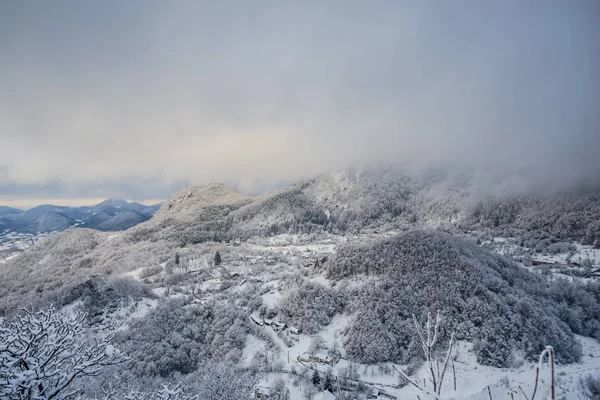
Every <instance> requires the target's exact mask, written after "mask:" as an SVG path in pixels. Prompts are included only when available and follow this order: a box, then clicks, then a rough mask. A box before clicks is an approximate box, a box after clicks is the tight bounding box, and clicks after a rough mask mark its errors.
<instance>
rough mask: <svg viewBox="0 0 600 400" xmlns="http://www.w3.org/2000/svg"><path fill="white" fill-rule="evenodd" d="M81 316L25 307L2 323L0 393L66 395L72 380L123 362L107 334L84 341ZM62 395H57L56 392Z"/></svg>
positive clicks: (41, 396) (16, 396)
mask: <svg viewBox="0 0 600 400" xmlns="http://www.w3.org/2000/svg"><path fill="white" fill-rule="evenodd" d="M84 319H85V315H84V314H82V313H80V312H76V313H74V314H72V315H62V314H58V313H57V312H56V310H55V309H54V308H53V307H50V309H48V310H41V311H33V310H32V309H24V310H23V314H22V315H19V316H17V317H15V318H14V319H13V321H12V322H10V323H8V324H6V323H3V324H2V325H0V391H1V392H2V394H3V395H5V396H6V398H8V399H22V398H35V399H44V400H50V399H58V398H61V399H65V398H70V397H73V396H75V394H76V391H69V390H68V388H69V386H70V385H71V384H72V383H73V381H74V380H75V379H76V378H78V377H82V376H90V375H98V374H99V373H100V371H101V369H102V367H104V366H107V365H113V364H118V363H121V362H123V361H124V360H125V357H124V356H122V355H121V354H120V353H119V352H118V351H117V350H116V349H115V348H114V347H113V346H112V345H110V341H111V339H112V338H111V337H110V336H105V337H102V338H96V339H94V340H93V341H92V342H86V341H84V340H82V336H83V334H84V328H83V321H84ZM59 395H60V396H59Z"/></svg>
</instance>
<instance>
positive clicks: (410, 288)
mask: <svg viewBox="0 0 600 400" xmlns="http://www.w3.org/2000/svg"><path fill="white" fill-rule="evenodd" d="M480 182H481V180H480V179H479V178H475V177H473V176H469V175H465V174H456V175H450V174H430V175H411V176H409V175H405V174H402V173H400V172H398V171H394V170H376V169H373V170H348V171H343V172H338V173H334V174H324V175H322V176H319V177H316V178H314V179H309V180H305V181H301V182H297V183H294V184H292V185H290V186H288V187H286V188H282V189H277V190H274V191H271V192H267V193H262V194H245V193H241V192H239V191H236V190H234V189H232V188H229V187H227V186H225V185H220V184H210V185H201V186H194V187H190V188H187V189H184V190H182V191H180V192H178V193H176V194H174V195H173V196H172V197H170V198H169V199H168V200H167V201H165V203H164V204H163V205H162V206H161V208H160V210H158V211H157V212H156V214H155V216H154V217H153V218H151V219H149V220H147V221H143V222H139V223H137V224H136V225H135V226H133V227H131V228H130V229H127V230H124V231H122V232H116V233H114V232H111V233H109V232H101V231H99V230H92V229H69V230H67V231H65V232H62V233H58V234H56V235H52V236H50V237H47V238H45V239H44V240H41V241H40V242H38V243H37V244H35V245H34V246H32V247H30V248H28V249H27V250H25V251H24V252H22V253H21V254H19V255H18V256H17V257H14V258H11V259H10V260H7V261H6V262H5V263H3V264H0V274H1V276H2V277H3V279H2V280H0V312H2V313H4V315H6V316H7V317H11V316H12V315H14V314H15V313H17V312H18V310H19V308H20V307H23V306H24V305H27V304H33V306H34V307H45V306H47V305H48V304H50V303H54V304H56V305H57V306H60V307H61V308H62V309H63V310H67V311H69V310H73V309H81V310H84V311H85V312H86V313H87V315H88V317H87V323H88V324H89V326H90V329H91V330H93V331H94V332H104V333H116V339H115V343H114V346H116V347H118V348H120V349H121V350H122V351H124V352H125V353H126V354H127V355H128V356H129V357H130V359H129V362H128V363H127V364H125V365H124V366H123V367H118V369H117V371H118V373H114V371H113V372H112V373H111V375H110V376H109V375H105V376H103V377H102V379H101V380H100V381H94V380H87V381H82V383H81V384H84V385H85V386H86V390H89V393H90V396H93V395H94V393H96V394H97V393H100V392H99V386H98V385H100V384H101V382H105V381H106V380H110V379H114V376H116V375H120V376H121V377H122V378H123V379H125V380H126V381H127V382H140V381H144V382H146V380H147V381H148V382H152V383H151V384H150V383H149V385H150V386H149V387H151V386H152V385H154V384H156V385H158V384H159V383H172V382H173V380H176V381H178V382H184V383H186V385H188V386H187V387H189V388H191V387H193V385H195V384H196V383H197V382H198V380H201V379H202V378H200V377H199V376H200V375H203V376H211V375H210V374H211V372H210V370H211V368H212V369H213V370H215V371H216V370H219V368H226V369H227V370H229V371H238V372H239V373H240V374H241V373H242V372H240V371H239V368H241V369H242V370H243V373H249V374H251V375H252V376H253V377H254V378H255V379H258V380H259V382H258V383H257V384H256V385H254V386H253V391H257V392H260V393H262V394H263V395H266V393H267V392H268V393H270V396H272V398H286V397H275V396H279V394H280V393H282V392H285V391H287V392H288V393H289V396H290V397H289V398H291V399H300V398H304V397H305V396H306V393H307V392H310V391H311V390H312V391H316V390H317V388H318V390H320V391H321V392H323V391H324V390H329V389H328V386H327V385H326V384H325V382H326V381H327V380H328V379H329V380H330V382H335V381H337V380H336V379H335V378H334V377H337V378H338V380H339V382H340V392H341V393H343V396H344V398H357V399H359V398H360V399H363V398H367V397H368V396H371V397H369V398H398V399H399V398H416V396H417V395H418V396H419V397H420V398H422V399H425V398H456V399H460V398H470V399H479V398H489V396H491V395H493V396H494V398H511V396H512V397H514V398H515V399H521V398H524V397H522V393H521V390H520V389H519V387H521V388H522V389H523V390H524V391H525V392H527V393H531V392H532V391H533V388H534V383H535V382H536V379H535V367H536V360H537V359H538V358H539V355H540V353H541V352H542V351H543V350H544V349H545V348H546V346H548V345H550V346H553V349H554V350H553V351H554V353H553V354H554V355H555V357H556V362H557V365H556V371H557V374H558V375H557V376H558V378H557V379H556V381H557V382H558V384H557V390H558V391H559V392H560V394H561V395H563V396H566V398H583V397H582V396H583V393H584V388H583V386H581V385H580V384H579V379H580V378H586V377H587V376H588V375H590V374H599V373H600V358H599V357H598V356H597V354H600V344H599V343H598V339H600V280H599V279H598V277H597V275H596V272H594V271H597V266H598V263H600V249H598V247H599V246H600V240H599V238H600V226H599V225H598V221H600V201H599V200H600V188H598V187H594V186H579V187H572V188H568V189H563V190H555V191H552V192H551V191H547V192H533V191H530V192H528V191H527V190H523V189H522V187H520V188H518V189H514V190H513V189H511V190H509V191H507V189H506V188H507V185H506V184H505V183H504V182H499V183H498V185H499V186H497V185H496V184H490V185H487V186H486V187H482V185H481V184H480ZM498 187H501V188H502V190H498V189H497V188H498ZM124 206H125V205H124V204H123V203H122V202H120V201H110V202H108V203H106V204H104V205H103V209H102V211H99V212H97V214H96V215H95V219H94V220H93V221H94V223H95V224H97V226H102V225H105V224H106V225H111V224H112V223H113V222H114V223H116V224H117V225H118V224H120V223H129V222H130V221H131V223H133V222H137V221H138V220H139V219H140V216H139V215H138V214H139V211H137V210H127V211H126V212H123V213H118V214H116V215H113V214H112V213H114V211H115V209H117V208H123V207H124ZM49 212H52V213H54V214H58V215H63V214H62V213H61V211H60V210H51V211H49ZM79 212H83V211H81V210H79ZM54 214H52V215H53V217H52V218H49V219H48V222H49V223H50V222H53V223H54V222H60V221H61V218H62V217H61V218H59V217H56V218H54ZM107 230H109V229H107ZM594 246H595V247H594ZM217 253H218V257H217ZM437 311H439V312H440V315H441V321H442V325H443V326H442V328H440V332H439V340H438V344H437V346H438V347H436V349H437V350H435V351H434V352H433V353H432V355H433V357H434V358H437V359H438V360H439V361H440V364H443V361H444V357H446V354H449V356H447V357H451V360H452V370H453V375H454V376H453V377H452V379H451V378H448V377H449V376H450V372H447V375H446V379H448V380H447V381H445V382H444V388H445V389H444V390H443V392H442V394H441V395H434V396H431V391H432V383H431V381H430V380H429V379H430V378H431V373H432V372H431V371H430V369H429V368H428V366H427V365H424V364H423V350H422V348H423V346H422V343H421V338H420V337H419V335H418V334H417V331H416V328H415V321H414V320H413V315H414V316H415V317H414V318H416V322H417V325H420V326H423V325H422V324H423V323H424V321H425V320H426V318H427V314H428V313H432V314H433V315H434V316H435V314H436V312H437ZM422 329H425V328H422ZM453 333H454V336H452V334H453ZM451 340H452V342H451ZM449 343H452V347H451V348H450V349H449V350H448V344H449ZM217 364H218V367H217V366H216V365H217ZM434 365H435V364H434ZM207 366H208V367H207ZM212 366H214V367H212ZM223 366H225V367H223ZM207 368H208V370H207ZM440 368H441V366H440ZM398 370H401V371H402V373H404V374H406V375H407V377H408V378H409V379H411V380H412V382H413V385H410V384H409V385H407V381H406V380H405V378H401V377H399V376H398V372H397V371H398ZM207 371H208V372H207ZM561 373H562V374H563V375H560V374H561ZM436 376H437V377H438V378H439V375H436ZM423 381H425V384H424V386H423V384H422V382H423ZM127 382H125V383H122V384H119V383H118V382H115V385H116V386H119V385H121V386H126V385H127ZM316 382H317V383H316ZM454 382H456V383H455V384H454ZM414 383H418V385H414ZM454 385H455V386H454ZM539 385H540V387H539V388H538V389H537V390H538V393H540V396H541V397H543V396H546V395H547V393H548V391H549V385H550V380H549V378H548V375H547V370H546V369H544V370H543V374H541V375H540V378H539ZM416 386H420V388H417V387H416ZM453 386H454V387H453ZM333 391H334V392H337V390H333ZM374 393H377V394H374ZM309 394H310V393H309ZM324 396H326V395H324ZM373 396H375V397H373ZM376 396H379V397H376ZM385 396H387V397H385ZM506 396H508V397H506ZM115 398H121V397H115ZM242 398H247V396H243V397H242Z"/></svg>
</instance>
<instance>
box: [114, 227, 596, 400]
mask: <svg viewBox="0 0 600 400" xmlns="http://www.w3.org/2000/svg"><path fill="white" fill-rule="evenodd" d="M391 234H393V233H391ZM386 235H388V236H389V235H390V233H386ZM376 236H378V235H377V234H373V233H370V234H362V235H353V236H351V237H343V236H333V235H322V237H320V238H319V239H316V240H313V241H312V242H310V241H309V240H308V239H307V238H306V237H302V236H301V235H279V236H274V237H271V238H269V239H268V240H266V241H263V242H262V244H258V243H237V244H235V245H231V246H229V247H228V249H227V252H226V253H225V252H224V253H223V263H222V264H221V265H220V266H213V265H212V264H210V263H208V262H207V257H205V256H203V257H204V258H202V260H204V261H203V262H201V263H197V264H198V265H197V266H199V267H198V271H196V270H194V273H196V272H199V273H202V274H203V275H202V276H203V277H202V279H198V280H197V281H196V282H195V283H193V284H192V283H190V282H185V283H182V284H181V285H180V286H179V287H177V283H175V284H173V285H171V286H170V287H167V286H164V285H163V284H162V283H161V282H162V281H164V280H165V278H166V277H167V272H166V270H167V263H166V262H163V263H161V264H159V265H158V266H156V267H158V270H157V272H156V274H155V275H152V276H151V277H150V278H146V277H145V274H147V271H146V268H137V269H134V270H131V271H128V272H126V273H124V274H122V276H123V277H130V278H134V279H138V280H140V281H142V282H146V283H147V284H150V285H152V291H153V292H154V293H155V294H156V295H158V296H159V297H163V296H164V297H173V296H176V297H181V296H185V295H192V294H193V296H194V302H197V303H202V302H203V301H207V300H208V299H209V300H211V301H214V300H215V299H216V300H217V301H219V299H221V300H222V301H235V298H236V295H237V293H241V292H243V291H244V290H245V288H246V287H247V286H248V285H250V286H252V285H254V286H256V288H257V289H256V290H257V292H258V294H256V296H259V297H260V302H261V304H262V305H263V306H266V307H267V308H268V309H271V310H273V309H276V308H277V305H278V303H279V302H280V301H281V300H282V299H283V298H284V297H285V296H286V293H285V292H284V291H283V289H282V287H284V286H283V285H280V281H281V280H282V279H283V277H284V276H285V275H286V274H288V275H289V274H290V273H299V274H301V275H302V276H304V277H305V279H307V280H310V281H313V282H317V283H320V284H323V285H326V286H330V285H331V284H332V282H330V281H329V280H328V279H327V278H326V277H325V275H324V273H323V271H322V270H320V269H319V268H317V267H315V261H316V260H317V259H322V258H323V257H327V256H330V255H332V254H335V252H336V248H337V246H338V245H339V244H340V243H344V242H347V241H350V240H357V241H360V240H365V239H367V238H373V237H376ZM379 236H381V235H379ZM482 245H490V244H489V243H488V244H482ZM493 245H494V246H492V248H493V249H494V250H496V251H498V252H499V253H502V254H506V255H507V256H511V255H513V254H517V253H519V249H517V248H516V246H515V245H514V244H511V243H510V242H509V241H507V240H504V239H502V238H495V239H494V243H493ZM202 246H203V245H197V247H198V248H201V247H202ZM193 250H194V249H193V248H192V249H190V251H193ZM534 256H538V255H534ZM539 256H540V257H545V256H543V255H539ZM563 256H564V255H562V254H559V255H555V256H552V257H553V258H548V259H549V260H566V259H564V258H561V257H563ZM579 256H581V257H582V258H583V257H585V258H590V259H593V260H596V263H598V262H600V257H599V256H600V250H598V249H591V248H589V247H585V246H580V245H578V246H577V252H576V253H575V254H574V255H573V254H571V259H576V258H577V257H579ZM208 258H209V257H208ZM198 259H200V258H198ZM240 260H241V261H240ZM194 265H196V264H194ZM177 273H179V274H184V273H185V272H184V271H175V274H177ZM226 283H228V284H227V285H224V284H226ZM363 283H364V281H363ZM348 284H352V282H348ZM357 284H359V282H357ZM191 288H193V289H191ZM190 290H193V292H190ZM225 291H228V292H227V293H230V295H228V296H229V297H227V296H222V297H221V295H222V294H223V293H225ZM157 304H158V300H151V299H144V300H143V301H141V302H139V303H136V304H135V305H134V306H132V307H128V308H127V309H123V310H119V311H118V312H117V313H115V314H114V315H113V316H112V317H111V321H112V322H111V323H112V324H113V325H114V329H124V328H125V327H126V326H127V324H128V323H129V321H131V320H132V319H134V318H140V317H143V316H144V315H145V314H146V313H147V312H148V311H149V310H151V309H152V308H153V307H156V305H157ZM253 315H254V317H255V318H257V319H258V314H257V313H255V314H253ZM249 317H250V315H249ZM349 318H351V316H350V317H349V316H346V315H339V314H338V315H336V316H335V317H334V318H333V320H332V321H331V323H330V324H329V325H328V326H326V327H325V328H324V329H323V330H322V331H321V332H319V334H318V335H314V336H311V335H306V334H304V333H300V334H298V335H296V334H292V333H291V327H289V326H288V327H287V328H286V329H285V330H284V331H283V332H277V331H276V330H275V329H273V327H272V326H269V325H267V324H264V325H262V326H254V329H257V330H258V331H255V334H252V333H251V334H248V336H247V337H246V344H245V347H244V349H243V353H242V358H241V363H242V365H246V366H250V365H251V364H252V363H253V362H254V360H255V359H256V358H257V355H258V354H259V353H261V352H262V353H265V352H268V353H269V355H268V357H269V360H270V363H271V365H277V368H276V371H273V372H269V373H266V374H264V375H263V378H262V381H261V385H262V386H264V387H268V386H270V385H272V384H273V383H274V382H275V381H276V380H278V379H283V380H284V382H286V384H287V387H288V389H289V391H290V399H291V400H300V399H305V398H307V397H306V391H307V390H314V387H312V385H311V384H310V383H309V378H310V376H312V374H313V373H314V370H317V371H318V372H319V373H320V374H325V373H330V374H331V375H332V376H333V377H335V376H343V375H344V374H346V376H347V374H348V371H349V370H353V371H355V372H356V374H357V376H355V377H354V378H355V379H354V378H352V379H350V380H349V381H352V382H353V383H355V384H356V383H360V384H362V385H363V386H365V387H366V388H368V391H369V392H372V393H376V392H379V393H380V394H379V395H378V396H379V397H370V398H380V399H384V398H388V399H389V398H396V399H405V398H406V399H416V398H420V399H427V398H433V397H431V396H429V397H428V395H427V394H425V393H423V392H421V391H419V390H418V389H416V388H415V387H413V386H412V385H409V384H401V379H400V376H399V375H398V373H397V372H396V371H395V370H394V368H393V367H394V366H392V364H390V363H381V364H375V365H366V364H359V363H354V362H352V361H351V360H347V359H345V358H344V357H345V354H344V350H343V342H344V330H345V328H346V327H347V326H348V324H349ZM273 321H274V322H275V321H280V320H279V318H278V317H277V316H276V317H274V318H273ZM281 322H287V321H281ZM257 332H259V333H260V334H258V333H257ZM315 336H318V337H320V339H318V340H316V342H322V343H321V347H322V348H319V349H316V350H315V349H314V348H312V347H313V345H314V342H315ZM267 339H268V340H267ZM578 339H579V340H580V341H581V343H582V346H583V354H584V356H583V359H582V360H581V362H580V363H578V364H571V365H558V366H557V367H556V382H557V393H558V396H557V398H565V399H582V398H583V394H582V391H581V388H580V383H579V382H580V379H581V378H582V377H584V376H586V375H588V374H595V375H596V376H598V375H599V374H600V343H598V341H596V340H594V339H590V338H585V337H579V338H578ZM267 341H268V342H271V343H274V345H275V350H274V349H273V348H270V349H269V346H270V345H269V344H268V343H267ZM334 346H335V347H338V348H339V351H340V355H341V359H340V360H339V361H338V362H336V363H332V362H329V363H324V362H319V361H315V360H314V359H312V360H310V354H311V353H312V354H320V355H321V356H323V357H328V353H327V350H326V349H331V348H333V347H334ZM453 357H454V359H455V362H454V368H455V371H456V390H454V374H453V373H452V372H451V371H448V372H447V374H446V378H445V380H444V386H443V390H442V395H441V397H440V398H443V399H472V400H479V399H489V396H490V393H491V395H492V397H493V399H509V398H514V399H518V400H519V399H525V397H523V395H522V393H521V389H520V388H522V390H523V391H525V393H528V394H531V393H532V391H533V385H534V381H535V367H536V365H535V364H532V363H524V364H523V365H522V366H521V367H519V368H512V369H506V368H493V367H489V366H483V365H479V364H478V363H477V361H476V357H475V355H474V353H473V351H472V345H471V344H470V343H468V342H459V343H458V344H457V346H456V347H455V349H454V351H453ZM329 359H330V358H329ZM303 360H305V361H303ZM306 360H309V361H306ZM395 367H396V368H401V367H402V366H400V365H395ZM428 374H429V371H428V370H427V369H426V367H425V366H422V367H421V368H420V369H419V370H418V371H417V372H416V374H414V375H412V376H411V378H412V379H414V380H416V381H418V382H422V381H423V379H425V380H427V379H428V376H429V375H428ZM548 374H549V371H548V369H547V368H545V369H544V370H543V371H542V373H541V375H540V382H539V387H538V393H539V395H538V397H536V398H540V399H542V398H546V397H547V391H548V387H549V384H548V380H549V375H548ZM300 377H304V378H300ZM311 387H312V388H311ZM488 388H489V389H488ZM385 396H388V397H385ZM417 396H418V397H417ZM511 396H512V397H511ZM561 396H563V397H561Z"/></svg>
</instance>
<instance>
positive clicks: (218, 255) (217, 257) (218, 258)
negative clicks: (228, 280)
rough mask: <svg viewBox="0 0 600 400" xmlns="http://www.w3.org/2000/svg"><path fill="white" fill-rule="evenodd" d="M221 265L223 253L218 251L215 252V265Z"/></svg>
mask: <svg viewBox="0 0 600 400" xmlns="http://www.w3.org/2000/svg"><path fill="white" fill-rule="evenodd" d="M219 265H221V253H219V252H218V251H217V252H216V253H215V266H219Z"/></svg>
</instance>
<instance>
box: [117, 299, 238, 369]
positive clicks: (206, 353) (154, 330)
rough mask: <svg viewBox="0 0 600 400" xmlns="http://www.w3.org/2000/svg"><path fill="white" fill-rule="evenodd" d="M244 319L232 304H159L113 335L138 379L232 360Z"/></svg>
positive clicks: (174, 301)
mask: <svg viewBox="0 0 600 400" xmlns="http://www.w3.org/2000/svg"><path fill="white" fill-rule="evenodd" d="M246 322H247V315H246V314H244V313H242V312H240V311H239V310H237V309H236V308H234V307H232V306H225V305H199V304H189V303H187V301H185V300H183V299H175V300H170V301H167V302H166V303H163V304H160V305H159V306H158V308H156V309H154V310H152V311H151V312H150V313H149V314H148V315H147V316H145V317H144V318H143V319H141V320H138V321H136V322H134V323H133V324H131V326H130V328H129V329H128V330H126V331H124V332H121V333H120V334H119V335H117V341H118V342H120V343H121V346H122V348H123V351H124V352H126V353H127V354H128V355H129V357H130V359H131V363H130V368H131V371H132V372H133V373H134V374H136V375H138V376H163V377H166V376H170V375H172V374H174V373H176V372H179V373H182V374H188V373H191V372H193V371H195V370H196V369H198V367H199V366H200V365H202V364H204V363H206V362H211V361H215V362H235V361H237V360H238V359H239V357H240V356H241V351H242V349H243V347H244V342H245V339H246V333H247V332H248V327H247V325H246Z"/></svg>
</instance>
